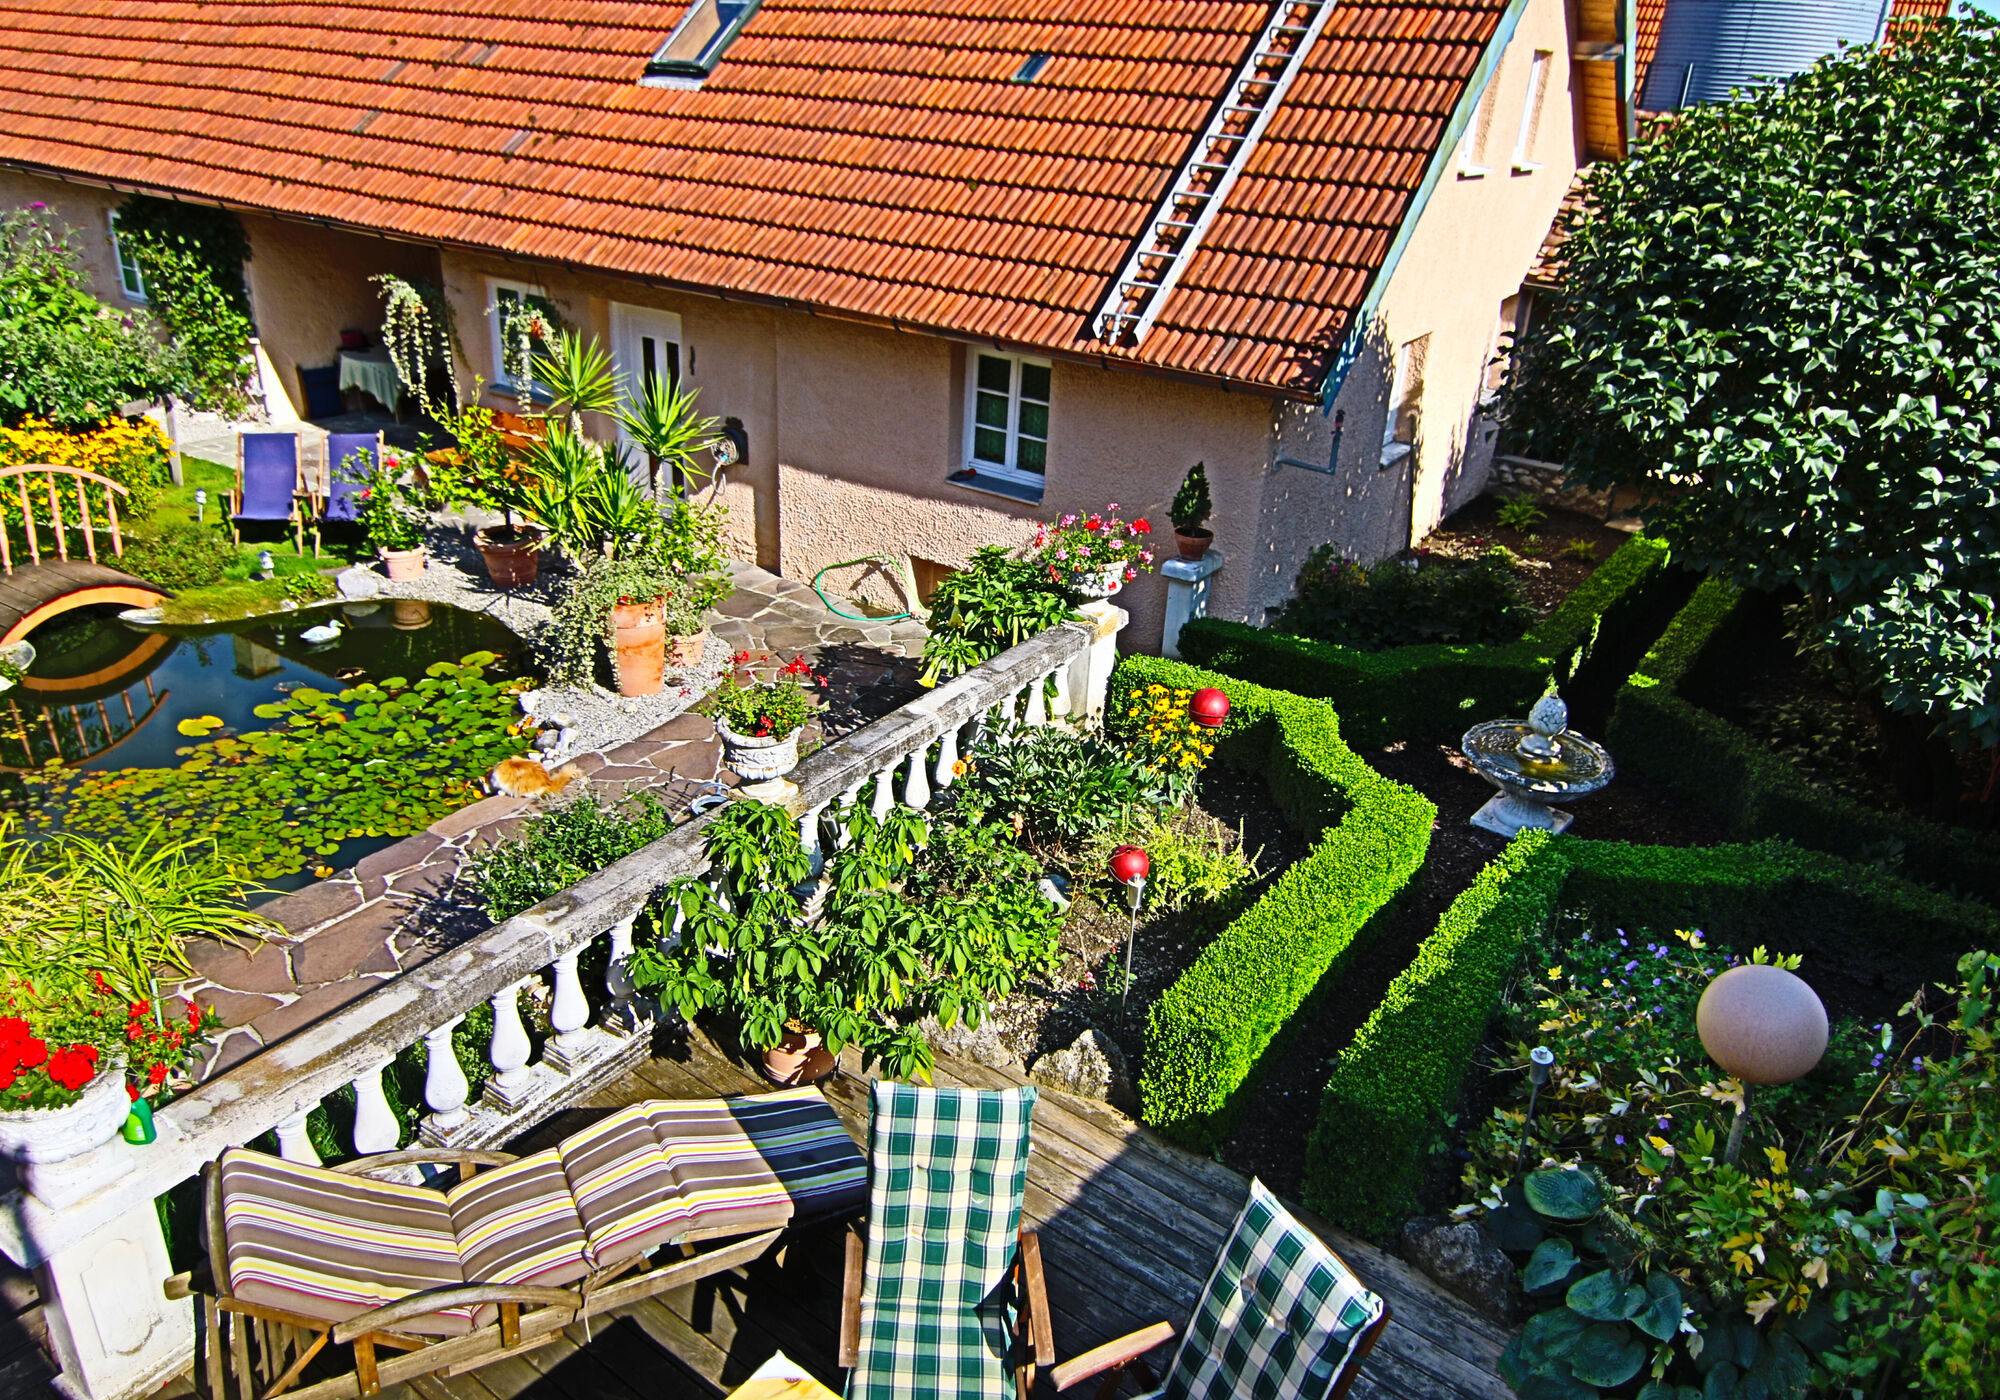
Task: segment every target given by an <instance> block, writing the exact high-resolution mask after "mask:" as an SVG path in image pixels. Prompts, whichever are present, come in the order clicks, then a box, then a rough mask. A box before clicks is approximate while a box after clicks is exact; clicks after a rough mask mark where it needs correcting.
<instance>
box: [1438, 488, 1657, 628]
mask: <svg viewBox="0 0 2000 1400" xmlns="http://www.w3.org/2000/svg"><path fill="white" fill-rule="evenodd" d="M1499 509H1500V502H1499V501H1497V500H1495V499H1494V498H1493V497H1491V496H1481V497H1479V498H1478V499H1477V500H1475V501H1472V502H1470V503H1469V504H1467V505H1466V506H1464V507H1463V508H1461V509H1460V510H1459V511H1458V512H1457V513H1456V514H1454V515H1453V516H1452V517H1451V518H1450V519H1449V520H1446V521H1444V522H1443V523H1442V524H1440V525H1439V526H1438V527H1437V529H1435V530H1433V531H1431V533H1430V534H1429V536H1427V537H1426V538H1425V540H1424V542H1423V544H1422V545H1421V546H1420V548H1423V549H1427V550H1430V551H1432V552H1433V553H1435V554H1439V555H1442V556H1443V557H1445V558H1447V559H1476V558H1477V557H1478V556H1479V555H1480V554H1481V553H1483V552H1484V551H1485V550H1488V549H1490V548H1492V547H1493V546H1494V545H1496V544H1503V545H1505V546H1507V548H1509V549H1511V550H1513V551H1514V552H1515V553H1516V554H1518V555H1520V556H1521V567H1519V568H1518V569H1516V570H1515V571H1514V573H1515V577H1517V578H1518V579H1519V580H1520V582H1521V593H1522V595H1523V596H1524V597H1526V599H1527V600H1528V606H1529V607H1530V608H1532V609H1533V610H1534V613H1535V616H1536V617H1537V618H1543V617H1547V616H1548V615H1549V614H1550V613H1552V612H1554V611H1555V610H1556V608H1557V607H1558V606H1560V605H1561V603H1562V600H1563V599H1565V598H1567V597H1569V595H1570V594H1571V593H1572V592H1574V591H1575V589H1576V587H1577V585H1578V584H1580V583H1582V582H1583V581H1584V580H1585V579H1587V578H1589V577H1590V576H1591V574H1592V573H1593V572H1595V571H1596V569H1597V566H1598V565H1599V564H1601V563H1603V562H1604V561H1605V560H1606V559H1609V558H1610V557H1611V555H1612V552H1613V551H1614V550H1616V549H1617V548H1618V547H1619V546H1620V545H1622V544H1624V543H1625V541H1627V540H1629V539H1631V538H1632V537H1631V535H1629V534H1627V533H1626V532H1625V531H1623V530H1614V529H1612V528H1611V527H1610V526H1609V525H1606V524H1605V523H1604V522H1603V521H1602V520H1599V519H1597V518H1596V517H1595V516H1589V515H1582V514H1579V513H1578V512H1576V511H1573V510H1552V511H1550V512H1549V513H1548V515H1547V517H1546V518H1545V519H1543V520H1542V522H1541V523H1540V524H1538V525H1536V526H1535V527H1534V528H1533V529H1532V530H1528V531H1525V532H1524V531H1520V530H1510V529H1508V528H1507V527H1506V526H1504V525H1502V524H1501V523H1500V522H1499V519H1498V518H1497V512H1498V511H1499ZM1572 540H1582V541H1583V542H1584V543H1586V544H1588V545H1589V546H1590V549H1591V557H1590V558H1588V559H1584V558H1577V557H1573V556H1571V555H1568V554H1565V553H1564V552H1563V551H1564V549H1565V547H1566V546H1568V544H1569V543H1570V541H1572Z"/></svg>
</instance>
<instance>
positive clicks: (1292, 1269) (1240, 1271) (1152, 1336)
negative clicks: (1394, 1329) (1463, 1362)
mask: <svg viewBox="0 0 2000 1400" xmlns="http://www.w3.org/2000/svg"><path fill="white" fill-rule="evenodd" d="M1388 1324H1389V1305H1388V1304H1387V1303H1384V1302H1383V1301H1382V1300H1381V1299H1380V1298H1378V1297H1376V1296H1375V1295H1374V1294H1373V1293H1370V1292H1369V1291H1368V1290H1367V1289H1366V1288H1364V1287H1362V1285H1361V1281H1360V1280H1359V1279H1357V1278H1355V1276H1354V1275H1353V1274H1352V1273H1351V1272H1350V1271H1349V1270H1348V1268H1347V1265H1346V1264H1344V1263H1342V1262H1341V1259H1340V1256H1339V1255H1337V1254H1335V1253H1334V1252H1333V1251H1332V1250H1331V1249H1328V1248H1327V1247H1326V1245H1325V1244H1324V1243H1323V1242H1322V1241H1321V1240H1320V1238H1319V1236H1317V1235H1315V1234H1313V1233H1312V1231H1310V1230H1308V1229H1306V1228H1305V1226H1303V1225H1301V1224H1299V1222H1298V1221H1297V1220H1295V1219H1293V1218H1292V1215H1291V1213H1290V1212H1289V1211H1287V1210H1286V1209H1285V1208H1284V1206H1282V1205H1281V1204H1279V1202H1278V1198H1277V1197H1276V1196H1273V1195H1272V1194H1271V1193H1270V1192H1269V1191H1267V1190H1265V1189H1264V1185H1263V1183H1262V1182H1258V1181H1253V1182H1251V1183H1250V1199H1249V1200H1248V1201H1246V1202H1244V1205H1243V1209H1242V1211H1241V1212H1240V1213H1239V1214H1238V1215H1237V1217H1236V1225H1235V1228H1234V1229H1232V1230H1231V1231H1230V1234H1229V1238H1228V1240H1227V1241H1225V1242H1224V1244H1223V1246H1222V1256H1221V1257H1220V1258H1219V1259H1217V1260H1216V1261H1215V1269H1214V1271H1213V1272H1212V1273H1210V1274H1209V1276H1208V1284H1207V1286H1206V1287H1204V1288H1203V1289H1202V1293H1201V1301H1200V1303H1198V1304H1197V1305H1196V1306H1195V1310H1194V1316H1193V1318H1192V1319H1190V1320H1189V1322H1188V1327H1187V1331H1186V1332H1185V1333H1183V1334H1182V1336H1181V1344H1180V1346H1179V1347H1178V1348H1177V1349H1176V1350H1175V1352H1174V1357H1173V1361H1172V1363H1171V1364H1170V1365H1169V1366H1168V1367H1167V1379H1166V1383H1165V1384H1164V1385H1159V1386H1155V1385H1154V1383H1153V1375H1152V1372H1151V1371H1150V1370H1149V1369H1148V1368H1147V1366H1146V1364H1145V1362H1144V1361H1142V1360H1141V1359H1140V1358H1141V1357H1143V1356H1144V1355H1145V1354H1146V1353H1147V1352H1149V1351H1151V1350H1153V1348H1155V1347H1157V1346H1160V1345H1161V1344H1162V1343H1165V1342H1170V1341H1172V1340H1173V1336H1174V1329H1173V1326H1172V1324H1170V1323H1165V1322H1159V1323H1155V1324H1154V1325H1153V1326H1151V1327H1147V1328H1143V1329H1141V1330H1140V1331H1137V1332H1134V1333H1132V1334H1131V1335H1130V1336H1128V1337H1121V1338H1119V1339H1118V1340H1117V1341H1115V1342H1106V1343H1105V1344H1104V1345H1103V1346H1101V1347H1098V1348H1096V1349H1095V1350H1094V1351H1087V1352H1085V1353H1084V1354H1083V1355H1081V1356H1079V1357H1077V1358H1075V1359H1074V1360H1071V1361H1065V1362H1064V1363H1063V1364H1062V1365H1060V1366H1058V1367H1056V1369H1055V1374H1054V1380H1055V1386H1056V1389H1057V1390H1067V1389H1069V1388H1070V1387H1071V1386H1073V1385H1075V1384H1076V1383H1077V1382H1079V1381H1083V1380H1088V1379H1089V1378H1090V1377H1092V1376H1097V1375H1101V1376H1103V1377H1104V1380H1103V1382H1102V1384H1100V1385H1099V1386H1098V1389H1097V1395H1098V1400H1110V1397H1111V1396H1112V1395H1114V1394H1115V1393H1117V1390H1118V1383H1119V1381H1120V1380H1121V1379H1122V1378H1123V1377H1124V1374H1125V1371H1126V1370H1127V1369H1128V1368H1129V1369H1131V1370H1133V1371H1134V1372H1135V1373H1136V1374H1137V1376H1138V1379H1139V1382H1140V1384H1142V1385H1144V1386H1146V1387H1147V1390H1146V1393H1145V1395H1144V1396H1143V1397H1142V1398H1141V1400H1207V1397H1211V1396H1236V1395H1257V1396H1263V1395H1269V1396H1282V1397H1284V1400H1341V1398H1342V1397H1343V1396H1345V1395H1346V1394H1347V1391H1348V1387H1350V1386H1352V1385H1353V1384H1354V1377H1355V1375H1356V1374H1357V1373H1358V1372H1359V1371H1360V1369H1361V1362H1362V1360H1363V1359H1364V1358H1365V1357H1366V1356H1367V1355H1368V1353H1369V1352H1370V1351H1371V1350H1372V1349H1373V1348H1374V1346H1375V1343H1376V1341H1377V1340H1378V1339H1379V1338H1380V1337H1381V1335H1382V1329H1383V1328H1384V1327H1386V1326H1388Z"/></svg>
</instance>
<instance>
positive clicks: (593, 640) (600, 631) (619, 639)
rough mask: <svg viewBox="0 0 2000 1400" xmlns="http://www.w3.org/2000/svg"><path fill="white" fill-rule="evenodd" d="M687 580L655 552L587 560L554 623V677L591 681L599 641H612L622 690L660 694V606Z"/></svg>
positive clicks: (662, 642) (663, 655)
mask: <svg viewBox="0 0 2000 1400" xmlns="http://www.w3.org/2000/svg"><path fill="white" fill-rule="evenodd" d="M688 586H689V585H688V582H687V580H686V579H684V578H683V577H682V576H681V574H680V573H679V571H678V570H676V569H675V568H674V567H673V566H672V565H671V564H669V563H667V562H666V561H665V560H663V559H661V558H660V557H659V556H658V555H656V554H628V555H625V556H623V557H621V558H616V559H607V558H604V557H603V556H601V555H600V556H599V557H597V558H594V559H589V560H587V561H586V562H585V564H584V568H583V571H582V572H581V573H580V574H578V575H577V578H576V581H575V582H574V583H573V584H571V585H570V589H569V592H568V593H567V594H565V595H564V597H563V600H562V602H561V603H560V604H559V605H558V606H557V608H556V612H555V617H554V618H553V619H552V621H551V624H550V628H551V631H550V648H551V651H552V652H553V658H552V665H551V668H550V669H551V673H552V678H553V679H555V680H557V681H559V682H562V683H565V684H570V685H582V684H587V683H588V682H589V680H590V677H591V674H592V672H593V671H594V670H595V669H596V665H597V648H598V645H599V644H600V643H603V644H606V645H608V646H610V648H611V651H612V656H613V659H614V661H615V663H616V671H617V676H618V693H619V694H620V695H627V696H637V695H657V694H659V693H660V687H661V685H662V684H663V683H664V677H665V672H666V628H665V626H664V625H663V622H662V615H661V610H662V606H663V604H665V603H666V602H667V601H668V599H669V595H673V594H676V593H678V592H679V591H681V590H683V589H685V588H687V587H688Z"/></svg>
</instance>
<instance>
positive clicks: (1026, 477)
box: [965, 350, 1049, 489]
mask: <svg viewBox="0 0 2000 1400" xmlns="http://www.w3.org/2000/svg"><path fill="white" fill-rule="evenodd" d="M971 359H972V364H971V366H970V370H971V374H970V382H969V383H968V384H967V385H966V394H967V400H968V402H967V408H966V415H965V429H966V431H965V465H966V467H967V468H968V469H969V470H971V471H974V472H976V473H978V474H979V475H981V476H995V477H1000V478H1002V479H1003V480H1007V481H1015V482H1020V483H1022V484H1024V485H1031V486H1034V487H1036V488H1037V489H1039V488H1040V486H1041V484H1042V480H1043V478H1044V476H1045V475H1046V474H1047V472H1048V466H1049V362H1048V361H1047V360H1035V359H1029V358H1028V357H1027V356H1025V355H1001V354H996V353H995V352H993V351H991V350H975V351H973V352H972V356H971Z"/></svg>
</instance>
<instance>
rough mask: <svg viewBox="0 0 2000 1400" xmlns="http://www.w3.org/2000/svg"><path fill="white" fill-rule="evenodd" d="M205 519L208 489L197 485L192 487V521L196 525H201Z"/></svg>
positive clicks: (206, 519)
mask: <svg viewBox="0 0 2000 1400" xmlns="http://www.w3.org/2000/svg"><path fill="white" fill-rule="evenodd" d="M207 521H208V489H207V488H206V487H202V486H197V487H195V489H194V523H195V524H197V525H203V524H206V523H207Z"/></svg>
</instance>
